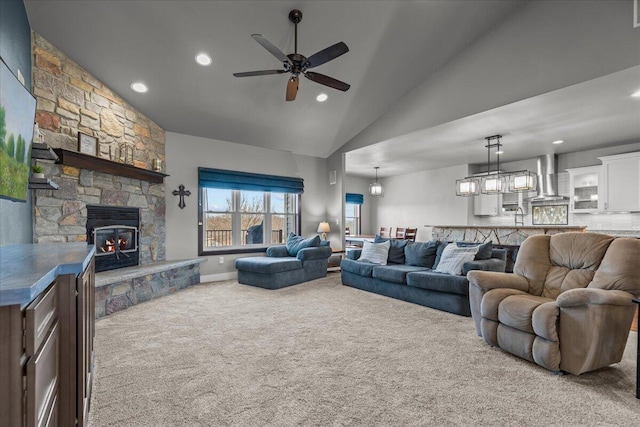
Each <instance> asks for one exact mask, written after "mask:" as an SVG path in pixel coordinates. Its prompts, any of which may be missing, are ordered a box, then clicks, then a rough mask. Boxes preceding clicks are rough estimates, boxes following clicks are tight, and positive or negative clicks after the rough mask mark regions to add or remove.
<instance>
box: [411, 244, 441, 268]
mask: <svg viewBox="0 0 640 427" xmlns="http://www.w3.org/2000/svg"><path fill="white" fill-rule="evenodd" d="M437 248H438V242H437V241H430V242H409V243H408V244H407V246H405V248H404V255H405V264H407V265H415V266H419V267H427V268H432V267H433V264H434V263H435V260H436V250H437Z"/></svg>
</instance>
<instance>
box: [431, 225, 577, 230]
mask: <svg viewBox="0 0 640 427" xmlns="http://www.w3.org/2000/svg"><path fill="white" fill-rule="evenodd" d="M425 227H437V228H496V229H499V230H505V229H509V230H512V229H514V228H516V229H523V228H529V229H534V230H549V229H555V228H558V229H562V230H584V229H586V228H587V226H586V225H425Z"/></svg>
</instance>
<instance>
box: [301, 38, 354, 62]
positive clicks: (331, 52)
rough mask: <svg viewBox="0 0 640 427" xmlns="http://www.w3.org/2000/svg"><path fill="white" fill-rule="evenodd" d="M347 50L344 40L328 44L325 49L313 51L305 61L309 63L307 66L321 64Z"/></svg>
mask: <svg viewBox="0 0 640 427" xmlns="http://www.w3.org/2000/svg"><path fill="white" fill-rule="evenodd" d="M347 52H349V48H348V47H347V45H346V44H344V42H340V43H336V44H334V45H333V46H329V47H328V48H326V49H323V50H321V51H320V52H318V53H314V54H313V55H311V56H310V57H308V58H307V62H309V65H308V66H307V68H313V67H317V66H318V65H322V64H324V63H325V62H329V61H331V60H332V59H335V58H337V57H338V56H340V55H344V54H345V53H347Z"/></svg>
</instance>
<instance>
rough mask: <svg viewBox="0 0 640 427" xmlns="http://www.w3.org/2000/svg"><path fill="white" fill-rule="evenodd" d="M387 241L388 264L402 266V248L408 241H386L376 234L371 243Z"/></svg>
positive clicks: (403, 259)
mask: <svg viewBox="0 0 640 427" xmlns="http://www.w3.org/2000/svg"><path fill="white" fill-rule="evenodd" d="M386 241H389V242H390V243H391V246H390V247H389V256H388V257H387V263H388V264H404V261H405V258H404V248H405V246H407V243H409V241H408V240H404V239H387V238H385V237H380V236H378V235H377V234H376V237H375V239H373V243H382V242H386Z"/></svg>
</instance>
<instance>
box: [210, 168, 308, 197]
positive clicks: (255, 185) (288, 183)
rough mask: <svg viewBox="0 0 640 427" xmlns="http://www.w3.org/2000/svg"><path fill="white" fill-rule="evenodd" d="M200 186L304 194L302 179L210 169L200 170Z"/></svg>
mask: <svg viewBox="0 0 640 427" xmlns="http://www.w3.org/2000/svg"><path fill="white" fill-rule="evenodd" d="M198 185H199V186H200V187H206V188H222V189H227V190H247V191H264V192H271V193H289V194H302V193H303V192H304V180H303V179H302V178H295V177H288V176H276V175H263V174H258V173H250V172H238V171H229V170H223V169H209V168H198Z"/></svg>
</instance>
